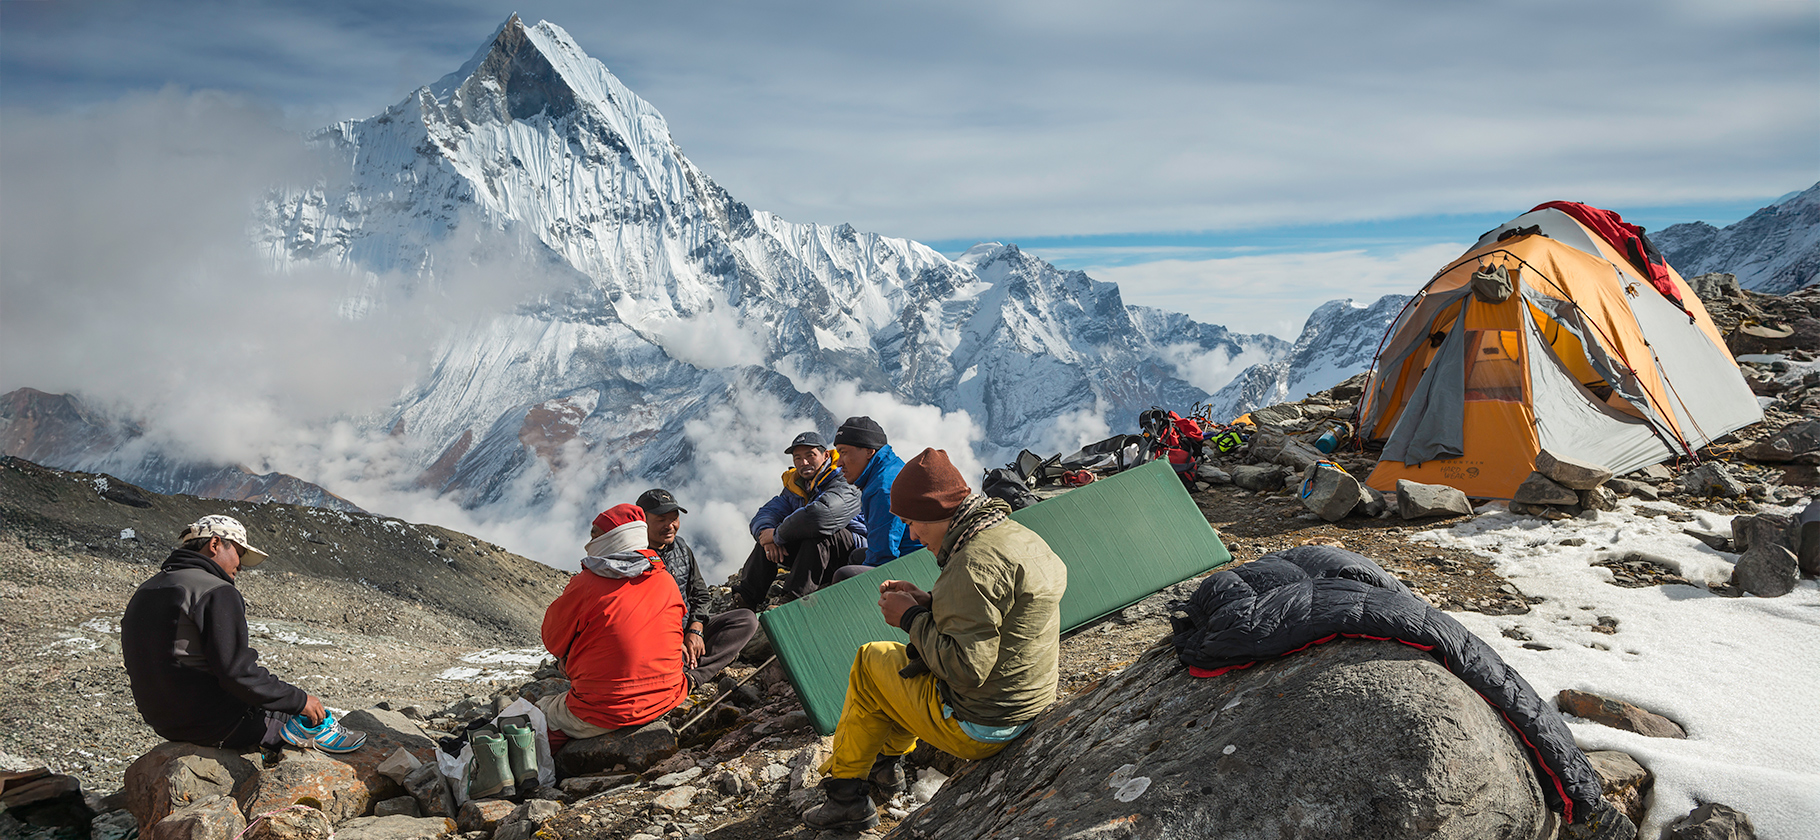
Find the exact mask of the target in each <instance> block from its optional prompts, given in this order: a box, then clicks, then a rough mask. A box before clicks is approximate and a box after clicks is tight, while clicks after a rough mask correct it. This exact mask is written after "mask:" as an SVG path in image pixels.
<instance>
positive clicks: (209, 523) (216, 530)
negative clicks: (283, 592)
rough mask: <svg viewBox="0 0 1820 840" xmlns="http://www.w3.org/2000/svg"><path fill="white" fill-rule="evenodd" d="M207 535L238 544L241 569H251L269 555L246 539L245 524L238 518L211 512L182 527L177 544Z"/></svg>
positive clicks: (206, 536)
mask: <svg viewBox="0 0 1820 840" xmlns="http://www.w3.org/2000/svg"><path fill="white" fill-rule="evenodd" d="M209 537H220V538H222V539H224V540H227V541H228V542H231V543H233V544H235V545H237V546H240V550H241V557H240V568H243V569H251V568H253V567H254V566H257V565H259V564H260V563H264V562H265V558H267V557H269V556H270V555H268V554H266V553H265V552H263V551H260V550H259V549H257V548H254V547H253V545H252V543H249V542H247V541H246V526H245V525H242V524H240V520H238V519H235V518H234V517H232V516H223V515H221V514H219V513H211V514H209V515H208V516H204V517H202V518H201V519H198V520H196V521H195V522H192V523H190V525H189V527H187V528H184V529H183V535H182V536H179V537H178V538H177V544H178V545H182V544H184V543H186V542H189V541H190V540H206V539H208V538H209Z"/></svg>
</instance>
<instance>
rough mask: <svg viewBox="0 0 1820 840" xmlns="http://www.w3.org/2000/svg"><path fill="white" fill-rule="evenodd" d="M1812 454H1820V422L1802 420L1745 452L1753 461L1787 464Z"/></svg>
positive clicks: (1745, 455) (1758, 442) (1787, 426)
mask: <svg viewBox="0 0 1820 840" xmlns="http://www.w3.org/2000/svg"><path fill="white" fill-rule="evenodd" d="M1810 452H1820V420H1801V421H1799V422H1795V423H1790V424H1788V425H1786V426H1783V427H1782V428H1781V429H1780V430H1778V431H1777V432H1776V433H1775V434H1773V435H1770V436H1769V437H1766V438H1763V439H1762V440H1759V441H1757V442H1756V443H1754V444H1751V446H1750V448H1748V449H1746V450H1744V457H1746V458H1750V459H1751V460H1753V461H1773V462H1777V463H1787V462H1789V461H1793V460H1795V459H1796V458H1799V457H1800V456H1802V455H1806V454H1808V453H1810Z"/></svg>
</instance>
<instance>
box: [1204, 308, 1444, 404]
mask: <svg viewBox="0 0 1820 840" xmlns="http://www.w3.org/2000/svg"><path fill="white" fill-rule="evenodd" d="M1408 302H1409V296H1408V295H1385V296H1383V297H1381V298H1378V299H1377V300H1376V301H1374V302H1372V303H1371V304H1370V305H1360V304H1356V303H1353V302H1352V300H1351V299H1350V298H1349V299H1345V300H1330V301H1328V302H1326V303H1323V304H1321V305H1320V306H1319V307H1317V308H1316V309H1315V311H1314V312H1313V313H1312V314H1310V315H1309V316H1308V321H1307V322H1306V323H1304V324H1303V326H1302V334H1301V335H1299V336H1297V337H1296V340H1295V344H1294V345H1293V346H1291V348H1290V350H1289V354H1288V355H1287V356H1286V357H1285V358H1283V359H1282V360H1280V361H1274V362H1266V363H1262V364H1257V365H1253V366H1251V367H1250V368H1247V369H1246V370H1245V371H1244V372H1243V373H1240V374H1239V375H1238V377H1237V378H1235V379H1233V380H1232V382H1231V383H1230V384H1228V385H1227V386H1226V387H1224V388H1221V389H1220V390H1219V392H1218V393H1216V394H1214V395H1213V397H1212V398H1211V399H1209V400H1208V402H1209V404H1211V405H1212V406H1213V408H1214V412H1213V416H1214V417H1216V418H1232V417H1236V416H1238V415H1240V414H1243V413H1245V412H1247V411H1251V410H1252V409H1256V408H1262V407H1264V406H1267V405H1275V404H1277V403H1282V402H1292V401H1295V400H1299V399H1301V398H1303V397H1306V396H1308V395H1309V394H1312V393H1315V392H1316V391H1322V390H1325V389H1327V388H1331V387H1333V386H1334V385H1336V384H1339V383H1340V382H1342V381H1344V380H1345V379H1346V378H1348V377H1350V376H1353V375H1355V374H1359V373H1364V372H1365V370H1366V369H1367V368H1369V367H1370V366H1371V360H1372V358H1373V357H1374V356H1376V355H1377V352H1378V344H1379V342H1381V341H1383V339H1384V331H1385V330H1387V329H1389V328H1390V322H1391V321H1393V320H1395V319H1396V317H1397V313H1399V312H1401V311H1402V309H1403V305H1404V304H1405V303H1408Z"/></svg>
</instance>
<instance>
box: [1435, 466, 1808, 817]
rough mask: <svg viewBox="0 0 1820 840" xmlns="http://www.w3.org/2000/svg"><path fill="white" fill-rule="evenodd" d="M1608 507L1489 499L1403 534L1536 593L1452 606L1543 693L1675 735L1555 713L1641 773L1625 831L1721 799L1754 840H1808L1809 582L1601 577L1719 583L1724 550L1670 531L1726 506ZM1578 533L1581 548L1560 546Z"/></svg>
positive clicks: (1588, 741)
mask: <svg viewBox="0 0 1820 840" xmlns="http://www.w3.org/2000/svg"><path fill="white" fill-rule="evenodd" d="M1803 504H1805V503H1803ZM1620 505H1621V507H1620V510H1618V511H1616V512H1601V513H1598V514H1596V518H1593V519H1572V520H1565V521H1560V522H1550V521H1547V520H1543V519H1539V518H1536V517H1528V516H1516V515H1513V514H1511V513H1508V512H1506V511H1505V510H1503V506H1502V505H1492V506H1487V507H1486V508H1481V511H1484V514H1483V515H1481V516H1479V517H1477V518H1475V519H1473V520H1472V521H1470V522H1466V523H1463V524H1460V525H1456V526H1454V527H1452V528H1446V529H1437V530H1433V531H1426V532H1423V533H1420V534H1417V535H1415V536H1413V537H1411V539H1412V540H1413V541H1416V542H1427V543H1432V544H1434V545H1437V546H1445V547H1450V548H1458V549H1464V550H1468V551H1472V552H1473V553H1475V554H1479V555H1481V556H1484V557H1488V558H1490V559H1491V560H1492V561H1493V563H1494V565H1495V567H1496V568H1497V570H1498V573H1499V574H1501V575H1503V576H1505V577H1506V578H1508V579H1509V580H1510V581H1511V582H1512V583H1513V584H1515V585H1516V586H1517V587H1518V588H1519V589H1521V590H1522V591H1523V593H1524V594H1526V595H1531V596H1538V597H1540V598H1542V599H1543V600H1542V601H1541V602H1540V603H1537V604H1535V605H1534V606H1533V608H1532V610H1531V612H1530V613H1529V614H1528V615H1521V616H1488V615H1481V614H1478V613H1471V612H1462V613H1450V614H1451V615H1453V616H1454V618H1456V619H1458V620H1459V621H1460V622H1461V623H1462V624H1464V625H1466V627H1467V628H1468V629H1470V630H1471V631H1472V632H1474V633H1476V634H1478V635H1479V637H1480V638H1482V639H1484V640H1485V641H1486V642H1488V643H1490V644H1491V646H1492V647H1493V648H1495V649H1496V650H1497V651H1498V654H1499V655H1500V656H1503V657H1504V659H1505V661H1506V662H1509V663H1510V665H1511V666H1512V667H1514V668H1516V669H1517V671H1518V672H1519V673H1521V674H1522V675H1523V677H1524V678H1525V679H1527V680H1528V681H1529V682H1530V684H1531V685H1532V686H1534V687H1535V688H1536V690H1537V691H1538V692H1539V693H1540V694H1541V695H1542V697H1543V698H1544V699H1545V700H1547V701H1548V702H1551V703H1552V702H1553V700H1554V697H1555V695H1556V694H1558V693H1559V692H1560V691H1561V690H1562V689H1576V690H1580V691H1588V692H1593V693H1596V694H1600V695H1602V696H1606V697H1611V698H1613V699H1618V700H1624V701H1627V702H1630V703H1634V704H1636V705H1638V706H1641V707H1643V708H1645V709H1648V710H1650V711H1653V712H1656V713H1658V714H1661V715H1664V716H1666V717H1668V718H1670V719H1672V720H1674V721H1675V722H1676V723H1679V724H1680V725H1681V726H1682V727H1683V728H1684V729H1686V730H1687V733H1688V737H1687V739H1686V740H1676V739H1666V738H1650V737H1645V736H1642V735H1638V734H1635V733H1631V732H1625V731H1623V730H1619V729H1614V728H1611V727H1607V726H1604V725H1601V724H1597V723H1592V722H1589V721H1583V720H1581V719H1578V718H1573V717H1569V718H1568V725H1569V727H1570V728H1571V729H1572V730H1573V733H1574V737H1575V739H1576V740H1577V741H1578V742H1579V744H1580V746H1581V748H1582V749H1586V750H1600V749H1611V750H1621V751H1623V752H1626V753H1629V754H1630V755H1631V756H1633V757H1635V758H1636V759H1637V761H1638V762H1639V763H1640V764H1642V765H1643V766H1644V767H1645V768H1647V769H1649V770H1650V771H1651V772H1652V773H1654V774H1655V777H1656V780H1655V788H1654V790H1653V792H1652V793H1651V794H1650V800H1649V818H1648V819H1647V821H1646V824H1645V825H1643V826H1641V827H1640V828H1641V833H1640V835H1639V836H1642V837H1656V836H1660V834H1661V833H1662V831H1663V829H1664V828H1665V827H1666V826H1667V825H1668V824H1669V823H1670V822H1672V821H1674V820H1675V819H1677V818H1679V817H1681V816H1683V815H1685V814H1686V813H1687V812H1688V811H1690V810H1693V809H1694V808H1695V807H1697V806H1698V805H1700V804H1701V803H1704V802H1721V803H1724V804H1726V805H1730V806H1732V807H1734V808H1737V809H1739V810H1741V811H1743V812H1744V813H1746V814H1748V815H1749V816H1750V818H1751V820H1752V822H1753V823H1754V824H1755V826H1756V828H1757V831H1758V833H1759V835H1760V836H1762V837H1765V838H1777V837H1784V838H1807V837H1820V722H1817V721H1816V720H1815V718H1814V715H1813V713H1812V711H1813V704H1814V702H1815V700H1816V698H1817V697H1820V585H1817V584H1816V583H1815V581H1812V580H1803V581H1802V582H1801V583H1800V585H1799V586H1798V587H1797V588H1796V589H1795V591H1794V592H1792V593H1790V594H1788V595H1785V596H1783V597H1781V598H1773V599H1771V598H1758V597H1755V596H1751V595H1746V596H1744V597H1740V598H1728V597H1721V596H1718V595H1714V594H1713V593H1711V592H1710V591H1708V590H1706V589H1704V588H1700V587H1698V586H1681V585H1674V586H1651V587H1643V588H1639V589H1627V588H1623V587H1618V586H1614V585H1612V584H1611V583H1610V581H1611V573H1610V571H1608V570H1606V569H1604V568H1600V567H1596V566H1593V565H1591V564H1592V562H1594V561H1596V560H1599V559H1601V558H1604V557H1621V556H1623V555H1625V554H1628V553H1631V552H1636V553H1640V554H1644V555H1647V556H1648V557H1649V558H1650V559H1651V560H1653V561H1655V562H1658V563H1660V564H1662V565H1665V566H1668V567H1670V568H1672V569H1675V570H1676V572H1677V573H1679V574H1680V575H1681V576H1682V577H1685V578H1687V579H1689V580H1691V581H1694V582H1696V583H1702V582H1704V583H1723V582H1725V581H1726V580H1728V579H1729V577H1730V575H1731V569H1732V566H1733V564H1734V563H1735V562H1736V560H1737V556H1736V555H1732V554H1726V553H1722V552H1718V551H1714V550H1712V549H1710V548H1708V547H1706V546H1705V545H1704V544H1702V543H1701V542H1699V541H1698V540H1696V539H1694V538H1693V537H1691V536H1688V535H1686V534H1685V533H1683V529H1692V530H1700V531H1715V532H1719V533H1729V532H1730V527H1731V524H1730V523H1731V519H1732V517H1731V516H1727V515H1722V514H1714V513H1711V512H1707V511H1697V510H1689V511H1688V512H1689V513H1691V514H1693V515H1694V520H1693V521H1691V522H1674V521H1671V520H1670V519H1669V518H1668V517H1667V516H1666V515H1664V514H1662V513H1661V512H1660V511H1665V510H1671V509H1674V507H1675V506H1674V505H1672V504H1669V503H1666V502H1652V503H1647V504H1646V505H1640V504H1638V503H1637V502H1635V501H1632V500H1624V501H1623V502H1621V503H1620ZM1799 509H1800V507H1799V506H1797V507H1795V508H1794V509H1793V510H1795V511H1798V510H1799ZM1776 512H1782V513H1788V512H1791V511H1790V510H1789V509H1776ZM1576 537H1577V538H1580V539H1583V540H1585V541H1586V542H1585V544H1584V545H1578V546H1565V545H1561V541H1562V540H1565V539H1572V538H1576ZM1601 616H1610V617H1611V618H1615V619H1617V621H1618V624H1617V632H1616V633H1613V634H1610V635H1606V634H1603V633H1598V632H1595V631H1594V630H1593V629H1592V627H1593V625H1595V624H1596V623H1597V622H1598V619H1599V617H1601ZM1506 631H1511V632H1512V633H1513V634H1515V635H1516V636H1518V637H1519V638H1513V637H1511V636H1507V635H1505V632H1506ZM1521 637H1527V638H1521ZM1526 643H1528V644H1537V645H1541V646H1546V647H1547V648H1548V649H1547V650H1535V649H1531V648H1526V647H1524V646H1523V645H1524V644H1526Z"/></svg>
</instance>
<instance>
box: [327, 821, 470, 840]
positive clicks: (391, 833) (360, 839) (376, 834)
mask: <svg viewBox="0 0 1820 840" xmlns="http://www.w3.org/2000/svg"><path fill="white" fill-rule="evenodd" d="M454 833H455V821H454V820H451V819H449V818H448V817H406V816H390V817H359V818H357V819H352V820H348V821H347V822H345V823H342V824H341V825H340V826H337V827H336V829H335V840H441V838H444V837H448V836H449V835H451V834H454Z"/></svg>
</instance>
